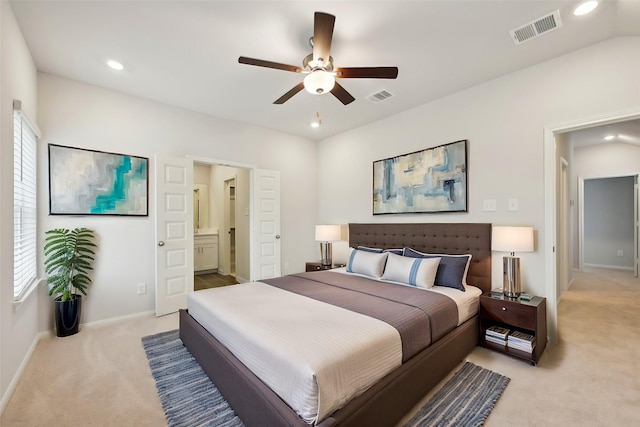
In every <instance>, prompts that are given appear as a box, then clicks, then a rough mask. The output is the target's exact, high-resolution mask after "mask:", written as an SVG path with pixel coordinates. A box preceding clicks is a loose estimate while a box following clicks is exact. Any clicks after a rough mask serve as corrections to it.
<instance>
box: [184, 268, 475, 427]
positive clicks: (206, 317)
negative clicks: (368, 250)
mask: <svg viewBox="0 0 640 427" xmlns="http://www.w3.org/2000/svg"><path fill="white" fill-rule="evenodd" d="M265 282H268V284H266V283H261V282H252V283H245V284H242V285H234V286H228V287H224V288H215V289H210V290H204V291H198V292H195V293H193V294H190V295H189V299H188V307H189V314H190V315H191V316H192V317H193V318H194V319H195V320H196V321H198V323H200V324H201V325H202V326H203V327H204V328H205V329H206V330H207V331H208V332H209V333H211V334H212V335H213V336H215V337H216V338H217V339H218V340H219V341H220V342H221V343H222V344H223V345H224V346H225V347H227V349H229V350H230V351H231V352H232V353H233V354H234V355H235V356H236V357H237V358H238V359H239V360H240V361H241V362H242V363H243V364H245V365H246V366H247V367H248V368H249V369H250V370H251V371H252V372H254V374H255V375H256V376H257V377H258V378H260V379H261V380H262V381H263V382H264V383H265V384H267V385H268V386H269V387H270V388H271V389H272V390H273V391H274V392H275V393H276V394H278V396H280V397H281V398H282V399H283V400H284V401H285V402H286V403H287V404H288V405H289V406H290V407H291V408H292V409H294V410H295V411H296V413H297V414H298V415H299V416H300V417H301V418H302V419H304V420H305V421H306V422H307V423H311V424H313V423H319V422H321V421H322V420H323V419H324V418H325V417H326V416H328V415H330V414H331V413H333V412H334V411H335V410H337V409H339V408H341V407H342V406H343V405H344V404H345V403H347V402H348V401H349V400H351V399H352V398H353V397H355V396H357V395H359V394H361V393H362V392H363V391H365V390H366V389H367V388H369V387H370V386H371V385H373V384H374V383H375V382H376V381H378V380H379V379H381V378H382V377H384V376H385V375H386V374H388V373H389V372H391V371H392V370H394V369H395V368H397V367H398V366H400V364H401V363H403V362H404V361H406V360H408V359H410V358H411V357H412V356H414V355H415V354H417V353H418V352H420V351H422V350H423V349H425V348H426V347H428V346H429V345H431V344H432V343H433V342H435V341H437V340H438V339H439V338H440V337H442V336H444V335H446V334H447V333H448V332H449V331H451V330H452V329H454V328H455V327H456V325H457V324H459V322H460V316H463V317H466V316H467V315H468V314H469V313H470V311H471V309H470V308H469V307H471V306H473V304H472V303H471V302H470V301H472V300H473V298H474V297H473V295H474V293H473V292H469V293H467V292H460V291H458V290H453V289H452V290H451V291H456V292H457V293H458V294H468V295H466V296H460V295H455V294H454V296H453V298H452V297H451V296H450V295H448V294H449V293H451V292H450V291H449V290H446V289H444V290H441V291H438V290H436V291H425V290H421V289H416V288H413V287H408V286H398V285H396V284H389V283H385V282H381V281H377V280H370V279H368V278H362V277H356V276H355V275H352V274H346V275H344V274H335V273H332V272H329V271H322V272H313V273H301V274H297V275H290V276H284V277H281V278H276V279H270V280H267V281H265ZM470 288H471V287H470ZM475 299H476V301H477V296H476V297H475ZM454 301H455V303H454ZM475 307H476V308H475V310H476V311H474V312H473V314H475V313H476V312H477V302H476V305H475ZM473 314H471V316H473Z"/></svg>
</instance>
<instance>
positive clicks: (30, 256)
mask: <svg viewBox="0 0 640 427" xmlns="http://www.w3.org/2000/svg"><path fill="white" fill-rule="evenodd" d="M38 135H39V134H38V128H37V127H36V126H35V125H33V124H32V122H31V121H30V120H29V119H28V117H27V116H26V115H25V114H24V112H23V111H22V108H21V102H20V101H14V102H13V297H14V299H15V300H18V299H20V298H22V297H23V295H24V293H25V292H26V291H27V290H28V288H29V285H30V284H31V283H33V282H34V281H35V279H36V262H37V255H36V244H37V229H36V222H37V211H36V138H37V137H38Z"/></svg>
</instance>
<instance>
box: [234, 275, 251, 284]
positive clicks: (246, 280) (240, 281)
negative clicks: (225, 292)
mask: <svg viewBox="0 0 640 427" xmlns="http://www.w3.org/2000/svg"><path fill="white" fill-rule="evenodd" d="M248 281H249V279H245V278H244V277H240V276H236V282H238V283H247V282H248Z"/></svg>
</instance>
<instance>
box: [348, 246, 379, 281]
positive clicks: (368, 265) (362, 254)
mask: <svg viewBox="0 0 640 427" xmlns="http://www.w3.org/2000/svg"><path fill="white" fill-rule="evenodd" d="M388 255H389V253H388V252H382V253H376V252H368V251H359V250H357V249H353V250H352V251H351V255H349V262H348V263H347V272H349V273H358V274H364V275H365V276H371V277H375V278H376V279H379V278H380V276H382V272H383V271H384V264H385V263H386V262H387V256H388Z"/></svg>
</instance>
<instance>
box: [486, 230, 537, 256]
mask: <svg viewBox="0 0 640 427" xmlns="http://www.w3.org/2000/svg"><path fill="white" fill-rule="evenodd" d="M491 249H492V250H494V251H498V252H533V227H499V226H496V227H493V229H492V232H491Z"/></svg>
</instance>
